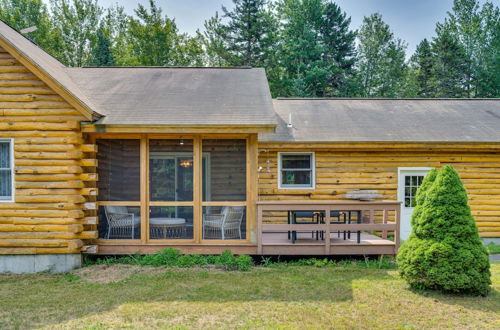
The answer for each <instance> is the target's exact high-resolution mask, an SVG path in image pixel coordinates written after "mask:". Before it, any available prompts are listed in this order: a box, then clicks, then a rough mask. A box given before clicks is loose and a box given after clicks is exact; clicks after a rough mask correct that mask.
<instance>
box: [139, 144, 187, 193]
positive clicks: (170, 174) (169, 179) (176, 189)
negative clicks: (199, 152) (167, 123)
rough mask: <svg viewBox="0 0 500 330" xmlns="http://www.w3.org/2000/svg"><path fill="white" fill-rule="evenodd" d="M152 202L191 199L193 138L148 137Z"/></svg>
mask: <svg viewBox="0 0 500 330" xmlns="http://www.w3.org/2000/svg"><path fill="white" fill-rule="evenodd" d="M149 182H150V199H151V201H183V202H190V201H193V140H185V139H178V140H150V141H149Z"/></svg>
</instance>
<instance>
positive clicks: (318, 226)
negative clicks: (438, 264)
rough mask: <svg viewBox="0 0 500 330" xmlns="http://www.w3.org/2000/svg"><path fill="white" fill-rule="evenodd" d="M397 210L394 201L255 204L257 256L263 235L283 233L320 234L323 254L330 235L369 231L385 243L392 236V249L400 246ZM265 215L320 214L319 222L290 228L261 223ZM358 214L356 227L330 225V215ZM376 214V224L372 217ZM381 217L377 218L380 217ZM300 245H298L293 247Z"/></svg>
mask: <svg viewBox="0 0 500 330" xmlns="http://www.w3.org/2000/svg"><path fill="white" fill-rule="evenodd" d="M400 206H401V202H398V201H369V202H360V201H311V200H306V201H259V202H257V253H258V254H262V252H263V245H264V244H265V243H264V242H263V234H264V233H287V232H289V233H290V232H294V231H295V232H299V231H300V232H304V231H315V232H316V231H319V232H324V235H323V237H324V247H325V254H328V252H329V251H330V246H331V241H330V233H332V232H339V231H340V232H343V231H349V232H351V233H352V232H358V231H371V232H379V233H381V238H382V239H387V236H388V232H394V244H395V249H396V251H397V249H398V248H399V244H400V239H399V237H400ZM266 211H282V212H283V211H285V212H294V211H295V212H299V211H313V212H318V213H320V214H322V217H323V221H321V222H318V223H311V224H293V223H287V224H283V223H263V218H264V212H266ZM332 211H339V212H341V211H342V212H359V213H358V214H359V215H361V216H362V218H363V221H361V223H359V222H360V221H356V223H331V221H330V220H331V217H330V212H332ZM376 212H378V215H379V216H378V219H377V220H378V221H376V219H375V214H376ZM389 212H394V213H393V216H392V220H393V221H389ZM380 213H381V215H380ZM297 245H300V242H299V243H297Z"/></svg>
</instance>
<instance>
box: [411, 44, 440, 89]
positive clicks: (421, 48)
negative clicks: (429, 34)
mask: <svg viewBox="0 0 500 330" xmlns="http://www.w3.org/2000/svg"><path fill="white" fill-rule="evenodd" d="M411 61H412V64H413V66H414V69H415V70H416V73H415V75H416V77H415V78H416V80H417V86H418V90H417V96H419V97H432V95H433V94H434V90H433V87H432V75H433V66H434V58H433V56H432V49H431V44H430V42H429V41H427V39H424V40H422V41H421V42H420V44H419V45H418V46H417V50H416V51H415V54H414V55H413V56H412V59H411Z"/></svg>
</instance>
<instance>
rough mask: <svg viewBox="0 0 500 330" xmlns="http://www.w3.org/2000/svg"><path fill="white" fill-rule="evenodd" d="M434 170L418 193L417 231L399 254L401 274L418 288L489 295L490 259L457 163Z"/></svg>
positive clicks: (414, 223)
mask: <svg viewBox="0 0 500 330" xmlns="http://www.w3.org/2000/svg"><path fill="white" fill-rule="evenodd" d="M433 175H434V174H433V173H431V175H430V176H429V177H428V178H426V180H424V181H425V182H424V184H423V185H422V186H423V189H422V191H419V192H418V193H417V199H416V202H417V208H418V210H416V211H417V212H416V215H415V216H414V218H412V233H411V235H410V237H409V238H408V240H407V241H406V242H405V243H404V244H403V246H402V247H401V249H400V252H399V255H398V265H399V268H400V273H401V276H402V277H403V278H404V279H405V280H406V281H407V282H408V283H409V284H410V285H411V286H412V287H413V288H416V289H435V290H441V291H445V292H462V293H470V294H478V295H486V294H488V292H489V290H490V287H489V285H490V284H491V281H490V270H489V266H490V265H489V259H488V254H487V251H486V248H485V247H484V245H483V244H482V242H481V240H480V238H479V234H478V230H477V226H476V223H475V221H474V218H473V217H472V215H471V211H470V207H469V206H468V205H467V200H468V199H467V193H466V191H465V188H464V186H463V184H462V182H461V180H460V177H459V176H458V173H457V172H456V171H455V169H454V168H453V167H452V166H449V165H448V166H445V167H444V168H443V169H441V170H440V171H439V173H438V174H437V175H436V177H435V179H434V180H432V176H433ZM432 181H433V182H432Z"/></svg>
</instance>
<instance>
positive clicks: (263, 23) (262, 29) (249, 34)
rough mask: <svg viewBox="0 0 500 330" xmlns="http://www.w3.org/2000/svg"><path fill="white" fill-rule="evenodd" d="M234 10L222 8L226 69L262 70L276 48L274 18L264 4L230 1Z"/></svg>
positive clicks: (253, 0)
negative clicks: (257, 68) (233, 67)
mask: <svg viewBox="0 0 500 330" xmlns="http://www.w3.org/2000/svg"><path fill="white" fill-rule="evenodd" d="M233 5H234V9H233V10H228V9H227V8H226V7H224V6H223V7H222V12H223V13H224V15H223V17H224V18H225V19H226V20H227V24H224V26H223V37H224V42H225V48H226V51H225V55H226V60H227V62H228V64H229V65H233V66H253V67H263V66H266V64H268V61H269V58H270V57H271V53H272V52H273V47H274V44H275V41H276V40H275V39H276V38H275V32H276V22H275V20H276V19H275V16H274V14H273V13H272V12H271V10H270V9H269V3H268V1H267V0H233Z"/></svg>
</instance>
